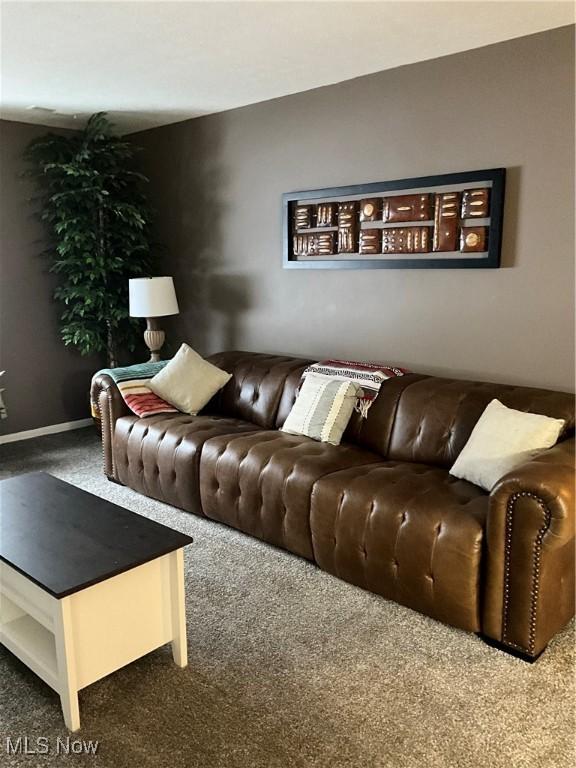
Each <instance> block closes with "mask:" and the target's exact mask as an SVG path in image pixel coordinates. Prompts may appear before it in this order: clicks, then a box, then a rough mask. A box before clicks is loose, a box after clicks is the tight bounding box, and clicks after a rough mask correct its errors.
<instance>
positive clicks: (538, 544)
mask: <svg viewBox="0 0 576 768" xmlns="http://www.w3.org/2000/svg"><path fill="white" fill-rule="evenodd" d="M522 497H527V498H530V499H534V501H535V502H536V503H537V504H538V505H539V506H540V508H541V509H542V511H543V512H544V518H545V520H544V524H543V525H542V527H541V528H540V529H539V531H538V533H537V535H536V540H535V541H534V565H533V568H532V590H531V605H530V633H529V641H528V648H524V647H523V646H521V645H517V644H516V643H513V642H512V641H511V640H508V639H507V637H506V633H507V630H508V611H509V607H510V559H511V556H512V524H513V517H514V505H515V503H516V501H517V500H518V499H519V498H522ZM551 518H552V515H551V512H550V510H549V509H548V507H547V506H546V504H545V503H544V501H543V500H542V499H541V498H540V497H539V496H537V495H536V494H534V493H530V492H529V491H519V492H518V493H514V494H513V495H512V496H510V498H509V499H508V505H507V508H506V545H505V560H504V605H503V617H502V642H503V643H505V644H506V645H509V646H512V647H513V648H516V649H518V650H520V651H523V652H524V653H528V654H530V655H531V656H533V655H534V648H535V643H536V608H537V604H538V591H539V589H540V557H541V554H542V540H543V539H544V536H545V534H546V532H547V530H548V528H549V527H550V520H551Z"/></svg>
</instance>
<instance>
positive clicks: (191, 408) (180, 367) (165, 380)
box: [148, 344, 232, 416]
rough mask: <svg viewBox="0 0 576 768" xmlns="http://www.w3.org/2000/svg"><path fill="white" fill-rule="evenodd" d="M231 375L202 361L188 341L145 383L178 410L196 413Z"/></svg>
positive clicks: (191, 413) (193, 414)
mask: <svg viewBox="0 0 576 768" xmlns="http://www.w3.org/2000/svg"><path fill="white" fill-rule="evenodd" d="M231 378H232V374H231V373H226V371H223V370H221V369H220V368H217V367H216V366H215V365H212V363H209V362H208V361H207V360H204V358H202V357H200V355H199V354H198V353H197V352H194V350H193V349H192V348H191V347H189V346H188V344H182V346H181V347H180V349H179V350H178V352H177V353H176V354H175V355H174V357H173V358H172V360H170V362H169V363H168V364H167V365H166V366H165V367H164V368H162V370H161V371H159V372H158V373H157V374H156V376H153V377H152V378H151V379H150V381H149V383H148V386H149V387H150V389H151V390H152V392H154V393H155V394H157V395H158V396H159V397H161V398H162V399H163V400H166V402H168V403H170V404H171V405H173V406H175V407H176V408H178V410H179V411H183V412H184V413H189V414H190V415H192V416H195V415H196V414H197V413H198V411H200V410H201V409H202V408H204V406H205V405H206V403H207V402H208V401H209V400H210V399H211V398H212V397H213V396H214V395H215V394H216V392H218V390H219V389H222V387H223V386H224V385H225V384H226V382H228V381H230V379H231Z"/></svg>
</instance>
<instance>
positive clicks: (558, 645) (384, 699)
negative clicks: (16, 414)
mask: <svg viewBox="0 0 576 768" xmlns="http://www.w3.org/2000/svg"><path fill="white" fill-rule="evenodd" d="M100 455H101V454H100V447H99V443H98V440H97V437H96V435H95V433H94V432H93V431H92V430H83V431H81V432H77V433H70V434H67V435H56V436H53V437H46V438H40V439H38V440H35V441H28V442H25V443H18V444H13V445H8V446H3V447H0V477H6V476H9V475H11V474H18V473H22V472H30V471H40V470H42V471H47V472H51V473H52V474H54V475H56V476H57V477H61V478H63V479H64V480H67V481H69V482H72V483H74V484H75V485H78V486H80V487H82V488H85V489H86V490H88V491H91V492H92V493H96V494H98V495H100V496H102V497H105V498H108V499H110V500H112V501H114V502H116V503H118V504H121V505H123V506H126V507H129V508H130V509H133V510H135V511H136V512H139V513H141V514H144V515H147V516H149V517H151V518H153V519H155V520H158V521H160V522H163V523H166V524H168V525H171V526H173V527H174V528H178V529H180V530H182V531H185V532H186V533H189V534H191V535H192V536H194V538H195V543H194V544H193V545H192V546H191V547H189V550H188V553H187V557H186V569H187V570H186V573H187V579H186V580H187V616H188V643H189V666H188V667H187V669H185V670H180V669H178V668H177V667H175V666H174V665H173V663H172V659H171V655H170V653H169V651H168V649H161V650H159V651H156V652H154V653H152V654H150V655H149V656H147V657H145V658H144V659H141V660H140V661H138V662H136V663H134V664H132V665H130V666H128V667H126V668H125V669H123V670H120V671H119V672H116V673H115V674H113V675H111V676H110V677H108V678H106V679H104V680H102V681H100V682H98V683H96V684H94V685H93V686H91V687H89V688H87V689H85V690H84V691H82V692H81V694H80V712H81V718H82V729H81V731H80V734H79V737H80V738H82V739H85V740H88V739H92V740H98V742H99V747H98V752H97V756H96V757H93V756H85V755H84V756H82V755H69V756H65V755H62V754H60V755H58V754H56V747H57V741H56V739H57V737H58V736H62V737H65V736H66V735H67V732H66V730H65V728H64V727H63V723H62V719H61V714H60V709H59V701H58V698H57V696H56V695H55V694H54V693H53V692H52V691H51V690H50V689H49V688H48V687H47V686H45V685H44V683H42V682H41V681H40V680H39V679H38V678H36V677H35V676H34V675H33V674H32V673H31V672H29V671H28V670H27V669H26V668H25V667H24V666H23V665H22V664H20V663H19V662H18V661H17V660H16V659H15V658H14V657H13V656H12V655H11V654H10V653H8V652H7V651H5V650H4V649H2V648H0V738H1V743H0V766H2V768H11V767H12V766H29V767H30V768H41V767H43V766H47V767H48V766H49V767H50V768H52V766H64V765H82V766H84V765H93V766H98V767H99V768H125V767H126V768H148V767H149V766H150V767H151V766H162V767H163V766H166V767H167V768H168V767H169V768H172V767H174V768H180V767H182V768H184V767H186V768H195V767H196V766H198V767H199V768H200V767H201V768H220V767H222V768H224V767H226V768H289V767H290V766H323V767H324V766H326V768H340V767H341V766H347V767H349V766H366V767H369V768H376V767H380V766H386V767H390V768H416V767H419V766H423V767H424V768H457V767H458V768H460V767H462V768H463V767H464V766H465V767H466V768H468V767H470V768H476V767H478V768H480V766H482V767H486V768H524V767H528V766H530V767H531V768H532V767H535V766H538V767H541V768H564V766H571V765H572V764H573V759H574V757H575V754H574V729H575V720H574V695H575V691H574V630H573V628H572V629H569V630H566V631H565V632H564V633H563V634H562V635H561V636H559V637H558V638H557V639H556V640H555V641H554V642H553V644H552V645H551V646H550V647H549V649H548V650H547V652H546V653H545V654H544V656H543V657H542V658H541V659H540V660H539V661H538V662H537V663H536V664H534V665H529V664H526V663H524V662H522V661H518V660H516V659H514V658H512V657H510V656H507V655H505V654H502V653H500V652H498V651H496V650H494V649H492V648H489V647H487V646H486V645H484V644H483V643H482V642H481V641H480V640H479V639H478V638H476V637H475V636H473V635H469V634H466V633H464V632H460V631H458V630H455V629H452V628H450V627H446V626H443V625H442V624H438V623H436V622H434V621H432V620H430V619H427V618H426V617H424V616H420V615H419V614H417V613H414V612H412V611H410V610H408V609H405V608H401V607H400V606H397V605H394V604H393V603H389V602H386V601H385V600H383V599H381V598H379V597H377V596H375V595H371V594H369V593H367V592H363V591H361V590H359V589H356V588H355V587H352V586H350V585H348V584H345V583H343V582H340V581H338V580H337V579H335V578H333V577H331V576H329V575H327V574H325V573H322V572H321V571H320V570H318V569H317V568H315V567H314V566H313V565H311V564H309V563H307V562H305V561H303V560H300V559H298V558H296V557H294V556H292V555H289V554H287V553H286V552H282V551H280V550H276V549H273V548H272V547H269V546H267V545H265V544H262V543H261V542H258V541H256V540H253V539H250V538H248V537H247V536H244V535H242V534H240V533H237V532H235V531H233V530H230V529H228V528H225V527H223V526H220V525H218V524H216V523H212V522H209V521H205V520H202V519H199V518H197V517H193V516H191V515H188V514H186V513H183V512H179V511H177V510H175V509H172V508H170V507H167V506H165V505H163V504H160V503H157V502H153V501H150V500H148V499H145V498H143V497H142V496H139V495H137V494H136V493H134V492H132V491H130V490H128V489H126V488H121V487H118V486H115V485H113V484H111V483H108V482H107V481H106V480H105V479H104V477H103V475H102V474H101V472H100ZM19 736H21V737H24V736H28V738H29V748H30V749H33V748H35V746H36V744H35V741H34V740H35V739H36V738H37V737H48V739H49V742H48V747H49V749H50V753H49V754H48V755H38V754H36V755H31V754H29V755H24V754H20V755H8V754H7V753H6V739H7V737H10V739H11V740H12V742H13V743H14V742H15V740H16V739H17V738H18V737H19Z"/></svg>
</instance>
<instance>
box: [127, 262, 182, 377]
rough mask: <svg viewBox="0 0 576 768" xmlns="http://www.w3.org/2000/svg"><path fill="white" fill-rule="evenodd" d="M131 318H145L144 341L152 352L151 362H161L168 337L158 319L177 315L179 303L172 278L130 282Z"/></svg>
mask: <svg viewBox="0 0 576 768" xmlns="http://www.w3.org/2000/svg"><path fill="white" fill-rule="evenodd" d="M128 288H129V294H130V317H145V318H146V330H145V331H144V341H145V342H146V346H147V347H148V349H149V350H150V362H151V363H157V362H158V361H159V360H160V350H161V349H162V345H163V344H164V339H165V338H166V335H165V333H164V331H163V330H161V329H160V327H159V326H158V320H157V319H156V318H157V317H166V316H167V315H177V314H178V312H179V311H180V310H179V309H178V301H177V299H176V292H175V290H174V281H173V280H172V278H171V277H135V278H132V279H130V280H129V281H128Z"/></svg>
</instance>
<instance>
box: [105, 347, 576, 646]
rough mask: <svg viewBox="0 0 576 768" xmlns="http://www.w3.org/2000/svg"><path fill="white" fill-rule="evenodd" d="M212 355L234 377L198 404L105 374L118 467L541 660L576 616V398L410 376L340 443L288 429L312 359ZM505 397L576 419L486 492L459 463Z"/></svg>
mask: <svg viewBox="0 0 576 768" xmlns="http://www.w3.org/2000/svg"><path fill="white" fill-rule="evenodd" d="M210 359H211V361H212V362H213V363H215V364H216V365H218V366H219V367H221V368H223V369H225V370H227V371H229V372H230V373H232V374H233V376H232V379H231V380H230V382H229V383H228V384H227V385H226V387H225V388H224V389H223V390H222V391H221V392H220V393H219V394H218V395H217V396H216V397H215V398H214V399H213V400H212V401H211V402H210V404H209V405H208V407H207V408H206V409H205V410H204V411H203V412H202V413H201V414H200V415H198V416H188V415H184V414H178V415H173V414H171V415H164V416H154V417H150V418H146V419H140V418H138V417H136V416H134V415H131V414H130V413H129V411H128V409H127V408H126V406H125V404H124V402H123V401H122V398H121V396H120V393H119V391H118V389H117V388H116V385H115V384H114V382H113V381H112V380H111V379H110V377H108V376H106V375H100V376H99V377H97V378H96V379H95V381H94V383H93V387H92V400H93V403H94V404H95V405H96V406H97V409H98V410H99V412H100V415H101V424H102V440H103V449H104V471H105V473H106V475H107V476H108V477H109V478H110V479H111V480H115V481H116V482H119V483H122V484H124V485H127V486H129V487H130V488H133V489H134V490H136V491H139V492H140V493H143V494H146V495H148V496H151V497H153V498H156V499H159V500H161V501H164V502H166V503H168V504H172V505H174V506H176V507H180V508H181V509H184V510H186V511H188V512H193V513H194V514H197V515H203V516H206V517H208V518H210V519H212V520H217V521H219V522H221V523H226V524H227V525H230V526H232V527H234V528H237V529H239V530H241V531H244V532H245V533H248V534H250V535H252V536H256V537H258V538H260V539H263V540H264V541H267V542H269V543H270V544H274V545H276V546H278V547H284V548H285V549H288V550H290V551H291V552H294V553H296V554H297V555H301V556H302V557H305V558H307V559H309V560H312V561H314V562H316V563H317V564H318V565H319V566H320V567H321V568H323V569H324V570H326V571H328V572H329V573H332V574H334V575H335V576H338V577H340V578H342V579H345V580H346V581H349V582H351V583H352V584H356V585H358V586H360V587H363V588H365V589H368V590H371V591H372V592H376V593H378V594H381V595H383V596H384V597H385V598H388V599H390V600H395V601H397V602H399V603H402V604H403V605H406V606H409V607H410V608H413V609H415V610H417V611H421V612H422V613H425V614H427V615H428V616H431V617H433V618H435V619H438V620H439V621H443V622H446V623H447V624H451V625H453V626H455V627H460V628H462V629H465V630H469V631H470V632H476V633H479V634H480V635H481V636H482V637H483V638H485V639H486V640H487V642H489V643H492V644H495V645H497V646H498V647H501V648H502V649H504V650H507V651H509V652H511V653H513V654H515V655H519V656H521V657H522V658H526V659H528V660H533V659H535V658H536V657H537V656H538V655H539V654H540V653H541V652H542V650H543V649H544V648H545V647H546V645H547V643H548V641H549V640H550V639H551V638H552V637H553V636H554V634H555V633H557V632H558V631H559V630H560V629H561V628H562V627H563V626H564V625H565V624H566V623H567V622H568V621H569V619H570V618H571V617H572V616H573V615H574V560H575V558H574V518H575V513H574V437H573V435H574V397H573V396H572V395H570V394H566V393H562V392H551V391H546V390H542V389H529V388H525V387H513V386H505V385H501V384H488V383H484V382H474V381H460V380H456V379H445V378H436V377H432V376H422V375H419V374H409V375H406V376H404V377H401V378H396V379H390V380H388V381H387V382H385V383H384V384H383V386H382V389H381V392H380V395H379V396H378V398H377V400H376V402H375V403H374V405H373V406H372V408H371V410H370V412H369V417H368V419H366V420H363V419H361V418H360V417H358V416H356V415H355V416H354V417H353V420H352V421H351V423H350V424H349V426H348V429H347V432H346V434H345V438H344V442H343V444H342V445H340V446H333V445H329V444H326V443H318V442H315V441H313V440H310V439H309V438H306V437H300V436H294V435H288V434H284V433H283V432H280V431H278V428H279V427H280V426H281V425H282V423H283V422H284V420H285V418H286V416H287V414H288V412H289V410H290V408H291V406H292V403H293V401H294V398H295V392H296V388H297V385H298V382H299V380H300V375H301V373H302V371H303V369H304V367H305V366H306V365H307V364H308V363H309V362H310V361H308V360H302V359H297V358H292V357H274V356H270V355H263V354H255V353H251V352H224V353H221V354H217V355H213V356H212V357H211V358H210ZM493 398H498V399H499V400H500V401H502V402H503V403H504V404H505V405H507V406H509V407H511V408H516V409H519V410H524V411H532V412H534V413H542V414H546V415H548V416H552V417H556V418H562V419H565V420H566V429H565V431H564V434H563V435H562V437H561V441H560V442H559V443H558V445H557V446H556V447H554V448H552V449H550V450H548V451H546V452H544V453H542V454H541V455H540V456H538V458H536V459H534V460H532V461H530V462H528V463H526V464H524V465H523V466H521V467H519V468H518V469H516V470H514V471H513V472H510V473H509V474H508V475H506V476H505V477H504V478H502V479H501V480H500V482H499V483H498V485H497V486H496V487H495V488H494V490H493V491H492V493H490V494H487V493H485V492H484V491H483V490H481V489H480V488H477V487H476V486H474V485H471V484H470V483H467V482H465V481H462V480H458V479H456V478H454V477H452V476H451V475H449V474H448V470H449V468H450V466H451V465H452V463H453V462H454V460H455V459H456V457H457V456H458V453H459V452H460V451H461V450H462V448H463V446H464V444H465V443H466V441H467V440H468V437H469V435H470V433H471V431H472V428H473V427H474V425H475V423H476V421H477V420H478V418H479V417H480V415H481V414H482V412H483V410H484V408H485V407H486V405H487V404H488V403H489V402H490V400H492V399H493Z"/></svg>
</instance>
